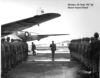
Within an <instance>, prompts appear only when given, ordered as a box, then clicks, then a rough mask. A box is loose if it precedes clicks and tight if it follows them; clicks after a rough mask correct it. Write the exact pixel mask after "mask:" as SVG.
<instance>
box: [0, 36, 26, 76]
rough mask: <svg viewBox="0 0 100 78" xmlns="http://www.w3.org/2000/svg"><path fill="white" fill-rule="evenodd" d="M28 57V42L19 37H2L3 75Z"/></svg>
mask: <svg viewBox="0 0 100 78" xmlns="http://www.w3.org/2000/svg"><path fill="white" fill-rule="evenodd" d="M27 57H28V44H27V43H26V41H22V40H19V39H11V42H10V37H7V39H5V38H2V39H1V75H4V74H6V73H7V72H8V71H9V70H11V68H14V67H15V66H16V65H18V64H20V63H22V62H23V61H26V60H27Z"/></svg>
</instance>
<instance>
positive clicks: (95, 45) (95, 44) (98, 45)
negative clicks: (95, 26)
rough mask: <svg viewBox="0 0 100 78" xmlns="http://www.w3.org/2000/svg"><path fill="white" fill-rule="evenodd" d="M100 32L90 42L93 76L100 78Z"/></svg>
mask: <svg viewBox="0 0 100 78" xmlns="http://www.w3.org/2000/svg"><path fill="white" fill-rule="evenodd" d="M98 38H99V34H98V33H97V32H96V33H95V34H94V40H93V41H92V42H91V43H90V52H91V58H92V65H93V77H94V78H99V53H100V40H98Z"/></svg>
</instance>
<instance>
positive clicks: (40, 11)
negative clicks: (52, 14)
mask: <svg viewBox="0 0 100 78" xmlns="http://www.w3.org/2000/svg"><path fill="white" fill-rule="evenodd" d="M36 14H37V15H41V14H44V10H42V9H41V7H40V8H39V9H37V11H36Z"/></svg>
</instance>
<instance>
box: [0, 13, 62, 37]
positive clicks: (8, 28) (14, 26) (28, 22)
mask: <svg viewBox="0 0 100 78" xmlns="http://www.w3.org/2000/svg"><path fill="white" fill-rule="evenodd" d="M60 16H61V15H60V14H59V13H45V14H41V15H35V16H33V17H30V18H26V19H22V20H19V21H15V22H11V23H7V24H3V25H1V36H2V37H4V36H6V35H10V34H12V33H14V32H16V31H21V30H24V29H26V28H29V27H32V26H35V25H38V26H39V24H41V23H43V22H46V21H49V20H51V19H54V18H57V17H60Z"/></svg>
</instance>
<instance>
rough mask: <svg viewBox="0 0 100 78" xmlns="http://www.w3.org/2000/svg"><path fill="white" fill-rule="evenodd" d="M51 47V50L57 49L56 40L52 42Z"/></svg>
mask: <svg viewBox="0 0 100 78" xmlns="http://www.w3.org/2000/svg"><path fill="white" fill-rule="evenodd" d="M50 48H51V50H54V51H55V50H56V44H54V42H52V44H50Z"/></svg>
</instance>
